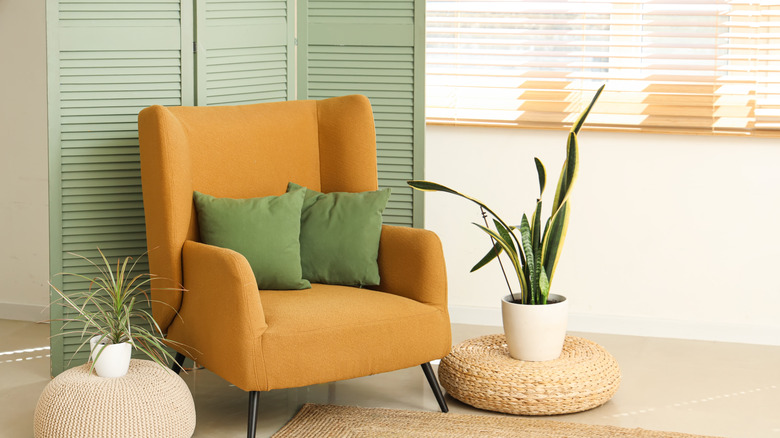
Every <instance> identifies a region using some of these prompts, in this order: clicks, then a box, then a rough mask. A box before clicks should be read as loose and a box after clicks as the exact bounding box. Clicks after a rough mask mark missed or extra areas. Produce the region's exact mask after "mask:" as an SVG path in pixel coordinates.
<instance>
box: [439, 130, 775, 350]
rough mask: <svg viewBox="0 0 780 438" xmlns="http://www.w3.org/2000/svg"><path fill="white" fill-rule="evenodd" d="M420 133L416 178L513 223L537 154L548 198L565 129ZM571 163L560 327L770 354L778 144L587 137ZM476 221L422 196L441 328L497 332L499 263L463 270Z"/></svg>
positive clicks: (478, 243) (462, 209)
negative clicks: (760, 347) (422, 142)
mask: <svg viewBox="0 0 780 438" xmlns="http://www.w3.org/2000/svg"><path fill="white" fill-rule="evenodd" d="M426 133H427V135H426V153H425V159H426V162H425V163H426V166H425V168H426V179H429V180H432V181H437V182H440V183H442V184H445V185H449V186H451V187H452V188H455V189H457V190H460V191H462V192H464V193H467V194H469V195H472V196H474V197H476V198H478V199H481V200H482V201H484V202H485V203H486V204H487V205H489V206H490V207H491V208H492V209H493V210H494V211H496V212H498V213H499V214H500V215H501V216H502V217H503V218H504V219H505V220H506V221H507V222H509V223H510V224H519V223H520V218H521V215H522V213H523V212H527V213H528V214H529V215H530V213H531V211H532V210H533V206H534V202H535V199H536V197H537V196H538V184H537V182H536V172H535V168H534V164H533V157H534V156H538V157H539V158H540V159H541V160H542V161H543V162H544V163H545V165H546V167H547V173H548V187H547V190H546V193H545V195H546V196H545V199H547V198H548V197H549V198H550V199H548V200H547V203H548V204H549V203H550V202H551V200H552V199H551V196H552V195H553V194H554V192H555V183H556V182H557V176H558V174H559V172H560V168H561V165H562V163H563V159H564V146H565V141H566V132H563V131H535V130H522V129H508V128H475V127H453V126H428V128H427V132H426ZM580 157H581V166H580V173H579V180H578V181H577V183H576V185H575V186H574V192H573V194H572V210H573V211H572V217H571V222H570V225H569V233H568V237H567V240H566V244H565V247H564V251H563V255H562V257H561V260H560V264H559V267H558V270H557V271H556V276H555V278H554V281H553V284H552V292H553V293H562V294H564V295H566V296H568V297H569V299H570V309H571V318H570V324H569V325H570V329H571V330H580V331H597V332H605V333H619V334H636V335H646V336H661V337H681V338H690V339H709V340H719V341H738V342H753V343H763V344H772V345H780V282H779V280H778V278H779V277H780V275H779V273H780V140H778V139H754V138H737V137H714V136H676V135H661V134H655V135H653V134H636V133H604V132H592V131H587V130H586V131H583V132H581V133H580ZM548 208H549V207H548ZM546 214H548V213H546ZM479 219H480V216H479V213H478V208H477V207H476V206H474V205H473V204H471V203H469V202H468V201H465V200H462V199H460V198H456V197H454V196H451V195H447V194H442V193H430V194H426V207H425V224H426V228H428V229H431V230H434V231H436V232H437V233H438V234H439V236H440V237H441V239H442V242H443V245H444V250H445V257H446V260H447V268H448V275H449V285H450V306H451V310H452V317H453V321H454V322H468V323H478V324H488V325H497V326H500V325H501V319H500V312H499V300H500V297H501V296H503V295H505V294H506V286H505V284H504V280H503V277H501V275H500V271H499V270H498V266H497V265H495V263H494V264H491V265H489V266H487V267H486V268H484V269H483V270H482V271H478V272H476V273H472V274H469V273H468V271H469V269H470V268H471V266H473V264H474V263H475V262H476V261H477V260H479V258H480V257H481V256H482V255H484V253H485V252H486V251H487V249H488V248H489V245H490V242H489V241H488V239H487V237H485V235H484V234H483V233H482V232H481V231H479V230H478V229H476V227H474V226H473V225H471V224H470V223H471V222H476V221H477V220H479Z"/></svg>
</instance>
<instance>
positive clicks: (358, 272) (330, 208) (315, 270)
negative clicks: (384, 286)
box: [287, 183, 390, 286]
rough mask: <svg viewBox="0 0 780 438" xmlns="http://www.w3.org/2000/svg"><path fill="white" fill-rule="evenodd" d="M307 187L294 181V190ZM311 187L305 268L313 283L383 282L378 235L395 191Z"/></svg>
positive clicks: (304, 230) (304, 216)
mask: <svg viewBox="0 0 780 438" xmlns="http://www.w3.org/2000/svg"><path fill="white" fill-rule="evenodd" d="M301 188H302V187H301V186H299V185H297V184H295V183H289V184H288V185H287V191H288V192H289V193H292V192H293V191H295V190H299V189H301ZM305 190H306V197H305V199H304V201H303V210H302V211H301V268H302V270H303V278H305V279H307V280H309V281H311V282H312V283H325V284H341V285H347V286H369V285H377V284H379V265H378V264H377V257H378V256H379V237H380V236H381V234H382V212H383V211H384V209H385V207H386V206H387V200H388V199H389V198H390V189H383V190H377V191H375V192H362V193H346V192H333V193H327V194H323V193H320V192H317V191H315V190H311V189H305Z"/></svg>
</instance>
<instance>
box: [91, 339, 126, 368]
mask: <svg viewBox="0 0 780 438" xmlns="http://www.w3.org/2000/svg"><path fill="white" fill-rule="evenodd" d="M98 341H100V336H94V337H92V339H90V340H89V347H90V351H91V356H92V360H93V361H94V362H95V372H96V373H97V375H98V376H100V377H122V376H124V375H125V374H127V369H128V368H129V367H130V354H131V353H132V351H133V346H132V345H131V344H129V343H127V342H122V343H119V344H112V343H111V341H109V340H107V339H103V341H102V342H98ZM98 353H100V357H98Z"/></svg>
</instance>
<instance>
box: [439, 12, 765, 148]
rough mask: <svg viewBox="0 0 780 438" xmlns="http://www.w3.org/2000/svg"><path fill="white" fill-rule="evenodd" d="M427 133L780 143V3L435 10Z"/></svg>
mask: <svg viewBox="0 0 780 438" xmlns="http://www.w3.org/2000/svg"><path fill="white" fill-rule="evenodd" d="M427 11H428V15H427V38H428V39H427V72H426V77H427V103H426V105H427V121H428V123H444V124H469V125H490V126H512V127H534V128H561V127H567V124H571V122H572V121H573V119H574V118H576V116H577V114H579V112H580V111H581V110H582V108H583V107H584V105H586V104H587V102H588V101H589V100H590V98H591V96H592V95H593V92H594V91H595V90H596V89H597V88H598V87H599V86H600V85H602V84H603V83H606V84H607V87H606V89H605V91H604V93H603V94H602V96H601V98H600V99H599V103H598V104H597V105H596V107H595V108H594V111H593V113H592V114H591V115H590V116H589V118H588V127H591V128H592V127H598V128H604V129H613V130H614V129H617V130H625V131H649V132H671V133H717V134H738V135H768V136H778V135H780V3H778V2H776V1H775V2H766V1H760V2H758V1H753V2H751V1H747V0H736V1H730V0H709V1H707V0H688V1H674V0H633V1H630V0H623V1H620V0H619V1H606V0H592V1H566V0H550V1H517V0H515V1H465V0H464V1H461V0H455V1H452V0H450V1H445V0H428V2H427Z"/></svg>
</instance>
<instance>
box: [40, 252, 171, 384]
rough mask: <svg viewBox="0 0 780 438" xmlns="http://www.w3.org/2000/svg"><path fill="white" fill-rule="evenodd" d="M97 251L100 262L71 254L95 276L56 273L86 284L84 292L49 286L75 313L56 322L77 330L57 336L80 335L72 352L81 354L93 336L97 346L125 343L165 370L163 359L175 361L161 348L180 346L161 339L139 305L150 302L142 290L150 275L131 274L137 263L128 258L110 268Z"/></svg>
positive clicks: (147, 295)
mask: <svg viewBox="0 0 780 438" xmlns="http://www.w3.org/2000/svg"><path fill="white" fill-rule="evenodd" d="M97 250H98V253H99V254H100V259H101V260H99V261H98V263H95V262H94V261H92V260H90V259H88V258H87V257H84V256H82V255H79V254H73V253H71V255H73V256H76V257H79V258H81V259H83V260H85V261H87V262H88V263H89V264H90V265H92V267H94V268H95V269H97V271H98V272H99V274H98V275H96V276H95V277H88V276H86V275H82V274H75V273H62V274H60V275H67V276H73V277H77V278H80V279H82V280H85V281H87V282H89V287H88V288H87V290H82V291H79V292H74V293H69V294H65V293H63V292H62V291H61V290H60V289H58V288H57V287H55V286H54V285H53V284H51V283H49V285H50V286H51V287H52V289H54V290H55V291H56V292H57V294H58V295H59V296H60V299H59V300H57V301H58V302H59V304H61V305H62V306H64V307H70V308H71V309H73V310H75V311H76V314H75V316H73V317H72V318H64V319H61V320H60V321H64V322H65V324H64V326H63V328H66V327H68V326H72V325H78V326H79V327H80V328H79V329H75V330H69V331H65V332H63V333H60V335H66V334H81V339H83V342H82V343H81V345H79V347H78V348H77V349H76V352H78V351H81V349H82V348H84V346H85V345H87V344H89V340H90V339H91V338H93V337H96V336H100V339H99V341H98V343H102V342H106V343H111V344H119V343H122V342H127V343H129V344H130V345H132V347H133V348H135V349H136V350H138V351H140V352H141V353H142V354H143V355H145V356H147V357H148V358H149V359H151V360H152V361H154V362H155V363H157V364H159V365H160V366H163V367H166V363H167V359H170V360H175V359H174V358H173V356H172V355H171V353H170V352H169V351H168V350H167V349H166V348H165V344H166V343H171V344H178V345H181V344H180V343H178V342H175V341H169V340H165V336H164V335H163V332H162V330H161V329H160V326H159V325H158V324H157V322H156V321H155V320H154V318H153V317H152V315H151V314H150V313H149V312H148V311H147V310H146V309H147V308H148V306H143V305H144V304H146V303H150V302H151V300H150V297H149V293H148V290H147V289H146V288H147V287H148V286H149V284H150V282H151V280H152V279H153V278H154V277H153V276H152V275H151V274H135V275H134V274H133V269H134V268H135V266H136V263H138V260H135V261H134V262H132V264H130V262H131V261H132V257H125V259H124V260H120V259H117V262H116V266H115V267H112V266H111V263H109V261H108V259H107V258H106V256H105V255H104V254H103V252H102V251H101V250H100V248H98V249H97ZM144 255H145V254H144ZM141 257H143V255H142V256H141ZM139 259H140V258H139ZM102 352H103V349H99V351H98V354H97V356H96V357H95V361H96V360H97V359H98V357H99V356H100V354H101V353H102ZM74 354H75V353H74ZM92 367H94V362H93V363H92V365H91V368H90V371H91V370H92Z"/></svg>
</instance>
